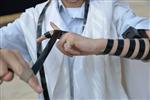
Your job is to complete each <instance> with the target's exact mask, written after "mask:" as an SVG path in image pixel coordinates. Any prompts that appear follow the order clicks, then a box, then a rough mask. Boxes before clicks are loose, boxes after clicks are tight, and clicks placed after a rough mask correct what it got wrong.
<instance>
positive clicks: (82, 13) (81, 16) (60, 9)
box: [58, 0, 85, 19]
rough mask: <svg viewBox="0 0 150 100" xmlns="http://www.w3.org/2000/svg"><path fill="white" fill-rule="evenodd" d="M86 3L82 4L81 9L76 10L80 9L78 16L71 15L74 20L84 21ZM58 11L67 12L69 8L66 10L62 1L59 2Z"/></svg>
mask: <svg viewBox="0 0 150 100" xmlns="http://www.w3.org/2000/svg"><path fill="white" fill-rule="evenodd" d="M84 6H85V3H84V4H82V6H81V7H79V8H75V9H78V10H79V11H78V13H77V14H74V15H70V16H71V17H72V18H79V19H84V9H85V7H84ZM58 9H59V11H60V12H61V11H63V10H66V9H67V8H65V6H64V5H63V3H62V1H61V0H58ZM68 9H73V8H68Z"/></svg>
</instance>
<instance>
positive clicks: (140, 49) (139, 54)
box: [135, 39, 145, 59]
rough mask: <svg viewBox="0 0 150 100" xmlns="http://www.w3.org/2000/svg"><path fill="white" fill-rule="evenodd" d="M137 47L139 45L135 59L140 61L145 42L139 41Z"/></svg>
mask: <svg viewBox="0 0 150 100" xmlns="http://www.w3.org/2000/svg"><path fill="white" fill-rule="evenodd" d="M139 45H140V48H139V52H138V55H137V56H136V57H135V58H136V59H140V58H141V57H142V56H143V54H144V52H145V41H144V40H142V39H141V40H139Z"/></svg>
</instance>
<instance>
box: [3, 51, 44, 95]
mask: <svg viewBox="0 0 150 100" xmlns="http://www.w3.org/2000/svg"><path fill="white" fill-rule="evenodd" d="M25 69H29V64H27V63H26V62H25V61H24V59H23V58H22V56H21V55H20V53H19V52H18V51H12V50H8V49H0V80H1V81H11V80H12V79H13V74H14V73H15V74H16V75H18V76H19V77H21V75H22V73H23V72H24V71H25ZM30 70H31V69H30ZM27 83H28V84H29V85H30V86H31V87H32V88H33V89H34V90H35V91H36V92H38V93H41V92H42V87H41V86H40V85H39V83H38V80H37V78H36V77H35V75H33V74H31V76H30V78H29V80H28V81H27Z"/></svg>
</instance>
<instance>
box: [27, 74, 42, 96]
mask: <svg viewBox="0 0 150 100" xmlns="http://www.w3.org/2000/svg"><path fill="white" fill-rule="evenodd" d="M28 84H29V85H30V87H31V88H32V89H34V90H35V91H36V92H37V93H41V92H42V91H43V89H42V86H41V85H40V84H39V82H38V80H37V78H36V76H35V75H32V76H31V77H30V79H29V81H28Z"/></svg>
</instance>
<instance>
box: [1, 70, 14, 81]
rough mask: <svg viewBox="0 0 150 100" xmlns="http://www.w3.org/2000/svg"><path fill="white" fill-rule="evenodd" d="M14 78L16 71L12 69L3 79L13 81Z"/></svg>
mask: <svg viewBox="0 0 150 100" xmlns="http://www.w3.org/2000/svg"><path fill="white" fill-rule="evenodd" d="M13 78H14V73H13V72H12V71H9V72H8V73H7V74H6V75H5V76H4V77H3V78H2V80H4V81H11V80H12V79H13Z"/></svg>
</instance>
